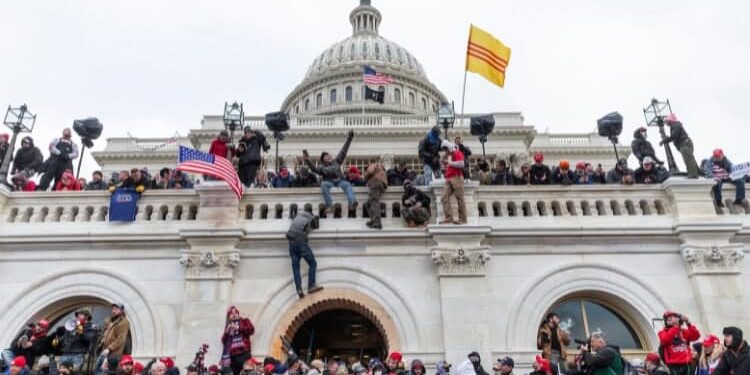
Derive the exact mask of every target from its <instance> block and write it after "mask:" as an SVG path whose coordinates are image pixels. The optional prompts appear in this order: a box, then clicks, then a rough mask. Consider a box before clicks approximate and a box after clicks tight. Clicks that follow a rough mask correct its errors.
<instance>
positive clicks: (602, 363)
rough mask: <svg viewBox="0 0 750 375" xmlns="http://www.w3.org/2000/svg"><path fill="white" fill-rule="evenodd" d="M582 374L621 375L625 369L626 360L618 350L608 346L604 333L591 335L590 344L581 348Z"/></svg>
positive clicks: (585, 344)
mask: <svg viewBox="0 0 750 375" xmlns="http://www.w3.org/2000/svg"><path fill="white" fill-rule="evenodd" d="M580 349H581V352H580V354H579V355H580V358H581V368H582V373H584V374H587V375H613V374H615V375H619V374H622V373H623V371H624V368H625V360H624V359H623V358H622V357H621V356H620V353H618V350H617V348H615V347H613V346H610V345H607V340H606V338H605V337H604V334H603V333H600V332H597V333H594V334H592V335H591V338H589V342H588V343H584V344H582V345H581V347H580Z"/></svg>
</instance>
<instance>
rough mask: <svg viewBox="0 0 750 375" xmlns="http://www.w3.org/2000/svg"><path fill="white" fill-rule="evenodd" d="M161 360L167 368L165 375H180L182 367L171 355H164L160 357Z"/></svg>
mask: <svg viewBox="0 0 750 375" xmlns="http://www.w3.org/2000/svg"><path fill="white" fill-rule="evenodd" d="M159 362H161V363H163V364H164V367H166V370H165V371H164V375H180V368H179V367H177V366H175V365H174V360H173V359H172V358H170V357H164V358H161V359H159Z"/></svg>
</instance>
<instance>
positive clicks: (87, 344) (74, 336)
mask: <svg viewBox="0 0 750 375" xmlns="http://www.w3.org/2000/svg"><path fill="white" fill-rule="evenodd" d="M62 328H63V334H62V340H61V341H62V354H63V355H65V354H84V353H87V352H88V351H89V349H90V348H91V345H93V344H94V342H95V341H96V330H94V326H93V325H92V324H91V322H86V323H85V324H84V325H83V326H82V327H81V328H80V329H75V330H73V331H66V330H65V328H64V327H62Z"/></svg>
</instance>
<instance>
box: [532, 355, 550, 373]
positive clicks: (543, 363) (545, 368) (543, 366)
mask: <svg viewBox="0 0 750 375" xmlns="http://www.w3.org/2000/svg"><path fill="white" fill-rule="evenodd" d="M535 361H536V363H537V364H538V365H539V367H540V370H541V371H542V372H546V373H550V372H552V366H550V364H549V361H548V360H546V359H544V358H542V356H540V355H537V356H536V358H535Z"/></svg>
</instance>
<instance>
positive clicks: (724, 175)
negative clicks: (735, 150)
mask: <svg viewBox="0 0 750 375" xmlns="http://www.w3.org/2000/svg"><path fill="white" fill-rule="evenodd" d="M731 172H732V162H731V161H729V159H727V157H726V156H725V155H724V151H723V150H722V149H720V148H717V149H716V150H714V152H713V155H712V156H711V159H709V160H708V162H707V163H706V164H705V165H704V169H703V173H704V174H705V176H706V178H713V179H714V181H716V185H714V187H713V189H712V190H713V193H714V201H715V202H716V205H717V206H719V207H724V202H722V198H721V186H722V185H723V184H725V183H730V184H734V187H735V199H734V204H736V205H744V204H745V179H744V178H739V179H736V180H732V179H731V178H730V177H729V174H730V173H731Z"/></svg>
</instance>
